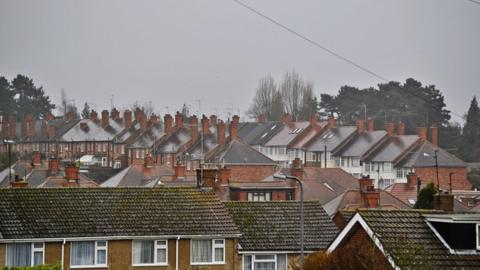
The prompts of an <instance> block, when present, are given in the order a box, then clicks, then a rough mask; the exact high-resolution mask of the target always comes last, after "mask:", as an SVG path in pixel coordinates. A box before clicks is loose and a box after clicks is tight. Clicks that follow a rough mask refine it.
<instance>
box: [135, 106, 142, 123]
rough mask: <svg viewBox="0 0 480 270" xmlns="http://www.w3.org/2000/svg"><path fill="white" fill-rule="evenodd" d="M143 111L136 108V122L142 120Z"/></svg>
mask: <svg viewBox="0 0 480 270" xmlns="http://www.w3.org/2000/svg"><path fill="white" fill-rule="evenodd" d="M143 114H144V113H143V111H142V110H141V109H140V108H138V107H137V108H135V121H137V122H139V121H140V118H141V117H142V116H143Z"/></svg>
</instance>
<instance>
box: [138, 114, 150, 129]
mask: <svg viewBox="0 0 480 270" xmlns="http://www.w3.org/2000/svg"><path fill="white" fill-rule="evenodd" d="M138 121H139V122H140V130H141V131H145V130H147V125H148V123H147V117H146V116H145V114H143V113H142V114H140V115H139V116H138Z"/></svg>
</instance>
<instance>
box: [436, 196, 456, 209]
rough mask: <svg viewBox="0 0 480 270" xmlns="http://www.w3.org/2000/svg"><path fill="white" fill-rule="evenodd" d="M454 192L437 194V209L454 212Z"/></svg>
mask: <svg viewBox="0 0 480 270" xmlns="http://www.w3.org/2000/svg"><path fill="white" fill-rule="evenodd" d="M453 200H454V198H453V194H450V193H448V192H444V193H443V192H441V191H440V193H439V194H437V195H435V209H436V210H443V211H445V212H453Z"/></svg>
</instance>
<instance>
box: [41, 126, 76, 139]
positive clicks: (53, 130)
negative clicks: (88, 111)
mask: <svg viewBox="0 0 480 270" xmlns="http://www.w3.org/2000/svg"><path fill="white" fill-rule="evenodd" d="M80 127H81V125H80ZM56 134H57V127H56V126H55V125H53V124H48V125H47V136H48V138H49V139H53V138H54V137H55V135H56Z"/></svg>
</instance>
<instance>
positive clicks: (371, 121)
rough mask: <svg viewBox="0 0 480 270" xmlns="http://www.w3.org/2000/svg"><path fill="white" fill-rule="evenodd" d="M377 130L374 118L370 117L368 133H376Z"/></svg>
mask: <svg viewBox="0 0 480 270" xmlns="http://www.w3.org/2000/svg"><path fill="white" fill-rule="evenodd" d="M374 130H375V121H374V120H373V118H371V117H368V119H367V131H374Z"/></svg>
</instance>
